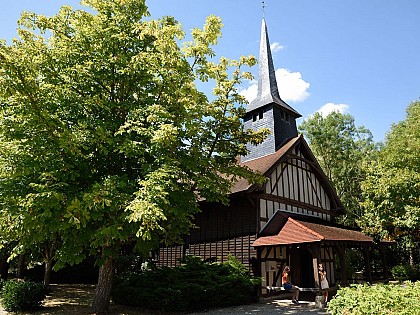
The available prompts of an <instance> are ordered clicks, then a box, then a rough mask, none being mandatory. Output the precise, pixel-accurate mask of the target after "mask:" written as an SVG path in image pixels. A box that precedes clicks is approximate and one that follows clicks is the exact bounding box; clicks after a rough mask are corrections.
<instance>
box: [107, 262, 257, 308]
mask: <svg viewBox="0 0 420 315" xmlns="http://www.w3.org/2000/svg"><path fill="white" fill-rule="evenodd" d="M259 284H260V280H259V278H253V277H250V276H249V275H248V274H247V269H246V268H245V267H244V265H243V264H242V263H240V262H239V261H238V260H237V259H236V258H234V257H230V258H229V259H228V261H227V262H225V263H223V264H220V263H206V262H203V261H202V260H201V259H200V258H199V257H194V256H192V257H186V258H185V259H184V260H183V264H182V265H181V266H180V267H176V268H166V267H165V268H156V269H155V270H147V271H144V272H142V273H140V274H139V273H125V274H122V275H121V276H119V277H117V280H116V282H115V285H114V290H113V293H112V299H113V301H114V302H115V303H117V304H123V305H129V306H137V307H143V308H146V309H155V310H163V311H171V312H176V311H178V312H181V311H182V312H184V311H197V310H205V309H209V308H214V307H219V306H232V305H240V304H249V303H252V302H255V301H256V300H257V298H258V294H257V288H258V286H259Z"/></svg>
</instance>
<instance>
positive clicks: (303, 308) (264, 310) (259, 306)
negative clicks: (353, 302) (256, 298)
mask: <svg viewBox="0 0 420 315" xmlns="http://www.w3.org/2000/svg"><path fill="white" fill-rule="evenodd" d="M195 314H197V315H198V314H207V315H222V314H237V315H243V314H257V315H258V314H264V315H272V314H288V315H289V314H290V315H292V314H302V315H315V314H317V315H318V314H319V315H321V314H323V315H326V314H330V313H328V312H327V310H326V309H320V308H316V307H315V303H314V302H307V301H301V302H300V304H299V305H295V304H293V303H292V300H287V299H286V300H283V299H271V300H265V301H262V302H260V303H256V304H251V305H241V306H235V307H228V308H220V309H215V310H210V311H207V312H197V313H191V314H190V315H195Z"/></svg>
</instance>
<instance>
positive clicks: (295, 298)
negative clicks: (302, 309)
mask: <svg viewBox="0 0 420 315" xmlns="http://www.w3.org/2000/svg"><path fill="white" fill-rule="evenodd" d="M281 283H282V285H283V288H284V289H285V290H287V291H291V292H292V303H294V304H299V292H300V291H299V287H298V286H295V285H293V284H292V283H291V281H290V267H289V266H285V267H284V269H283V274H282V277H281Z"/></svg>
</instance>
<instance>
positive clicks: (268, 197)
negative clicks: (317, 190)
mask: <svg viewBox="0 0 420 315" xmlns="http://www.w3.org/2000/svg"><path fill="white" fill-rule="evenodd" d="M258 198H260V199H264V200H271V201H274V202H279V203H284V204H287V205H290V206H295V207H300V208H304V209H308V210H311V211H315V212H320V213H324V214H328V215H331V216H337V213H335V212H334V211H336V209H331V210H326V209H322V208H320V207H317V206H314V205H311V204H308V203H304V202H301V201H298V200H294V199H290V198H286V197H281V196H274V195H270V194H264V193H261V194H258Z"/></svg>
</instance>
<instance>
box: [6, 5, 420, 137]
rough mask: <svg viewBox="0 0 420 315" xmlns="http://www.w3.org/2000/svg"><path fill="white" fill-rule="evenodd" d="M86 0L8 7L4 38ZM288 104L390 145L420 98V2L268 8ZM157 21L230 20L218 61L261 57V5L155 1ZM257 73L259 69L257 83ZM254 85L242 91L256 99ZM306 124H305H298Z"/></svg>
mask: <svg viewBox="0 0 420 315" xmlns="http://www.w3.org/2000/svg"><path fill="white" fill-rule="evenodd" d="M78 3H79V1H78V0H54V1H52V0H19V1H5V0H0V38H2V39H6V40H8V41H10V39H11V38H12V37H15V36H16V21H17V19H18V18H19V15H20V12H21V11H22V10H28V11H34V12H37V13H42V14H46V15H52V14H54V13H56V12H57V10H58V8H59V7H60V6H61V5H63V4H69V5H71V6H73V7H80V6H79V5H78ZM265 3H266V5H267V7H266V8H265V19H266V22H267V26H268V32H269V37H270V42H271V44H272V46H273V59H274V65H275V67H276V69H277V77H278V83H279V90H280V96H281V97H282V98H283V99H284V100H285V101H286V102H288V103H289V105H291V106H292V107H293V108H294V109H296V110H297V111H298V112H300V113H301V114H302V116H303V119H304V118H305V117H308V116H309V115H311V114H313V113H314V112H316V111H319V110H323V112H326V111H328V110H331V109H335V110H341V111H344V112H346V113H350V114H351V115H353V116H354V117H355V119H356V124H357V125H364V126H365V127H367V128H368V129H370V130H371V131H372V133H373V135H374V139H375V140H376V141H383V140H384V137H385V133H386V132H387V131H389V129H390V126H391V124H392V123H397V122H398V121H400V120H403V119H404V117H405V109H406V107H407V106H408V104H409V103H411V102H412V101H415V100H419V98H420V58H419V56H420V22H419V17H420V1H418V0H369V1H366V0H322V1H321V0H319V1H314V0H266V1H265ZM147 4H148V6H149V11H150V13H151V14H152V18H159V17H161V16H162V15H173V16H174V17H175V18H176V19H177V20H178V21H180V22H181V23H182V25H183V27H184V30H185V31H186V32H187V33H188V32H189V31H190V30H191V29H192V28H194V27H201V26H202V25H203V23H204V21H205V18H206V16H208V15H210V14H215V15H218V16H220V17H221V18H222V20H223V24H224V28H223V37H222V38H221V40H220V41H219V44H218V45H217V46H216V48H215V50H216V53H217V55H218V56H226V57H228V58H233V59H237V58H239V57H240V56H241V55H250V54H253V55H255V56H258V49H259V37H260V28H261V18H262V10H261V1H260V0H229V1H215V0H213V1H210V0H206V1H204V0H195V1H193V0H154V1H153V0H152V1H147ZM257 71H258V69H257V67H254V68H253V69H252V72H253V73H254V75H257ZM253 85H254V82H245V83H244V84H243V85H242V87H241V89H242V90H243V93H244V95H246V96H247V97H250V98H251V97H252V94H253V92H255V91H254V89H255V87H253ZM301 121H302V120H301V119H300V120H299V121H298V123H300V122H301Z"/></svg>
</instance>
